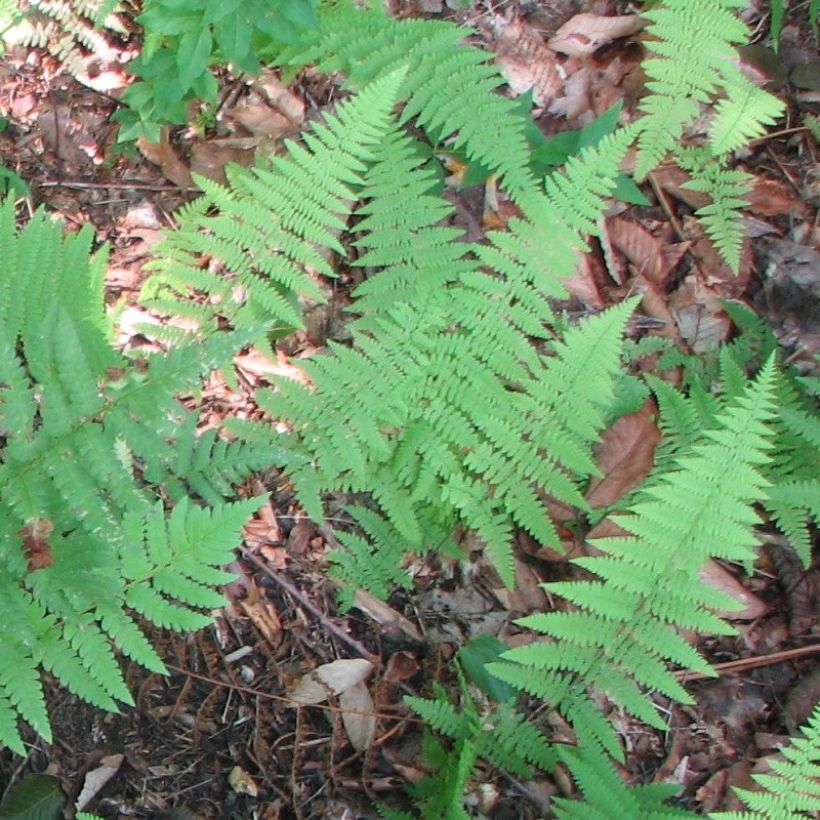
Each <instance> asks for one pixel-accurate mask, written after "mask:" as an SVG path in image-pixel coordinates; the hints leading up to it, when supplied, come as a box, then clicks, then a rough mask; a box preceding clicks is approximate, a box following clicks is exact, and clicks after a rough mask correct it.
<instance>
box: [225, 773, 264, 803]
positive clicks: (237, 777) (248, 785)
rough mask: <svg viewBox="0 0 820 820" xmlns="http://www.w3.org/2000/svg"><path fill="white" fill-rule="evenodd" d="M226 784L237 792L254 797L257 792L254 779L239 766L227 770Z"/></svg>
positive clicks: (257, 788)
mask: <svg viewBox="0 0 820 820" xmlns="http://www.w3.org/2000/svg"><path fill="white" fill-rule="evenodd" d="M228 785H229V786H230V787H231V788H232V789H233V790H234V791H235V792H236V793H237V794H247V795H249V796H250V797H256V796H257V795H258V794H259V787H258V786H257V785H256V781H255V780H254V779H253V778H252V777H251V776H250V774H248V772H246V771H245V770H244V769H243V768H242V767H241V766H234V767H233V768H232V769H231V770H230V772H228Z"/></svg>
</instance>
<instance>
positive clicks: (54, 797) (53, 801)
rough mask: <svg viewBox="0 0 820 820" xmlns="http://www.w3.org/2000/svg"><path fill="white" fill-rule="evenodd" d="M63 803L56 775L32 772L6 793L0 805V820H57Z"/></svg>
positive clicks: (60, 814) (63, 799)
mask: <svg viewBox="0 0 820 820" xmlns="http://www.w3.org/2000/svg"><path fill="white" fill-rule="evenodd" d="M64 803H65V795H64V794H63V792H62V789H61V788H60V781H59V780H58V779H57V778H56V777H50V776H49V775H45V774H32V775H29V776H28V777H27V778H25V779H24V780H21V781H20V782H19V783H18V784H17V785H16V786H15V787H14V788H13V789H11V791H10V792H9V793H8V794H7V795H6V799H5V800H4V801H3V804H2V805H0V820H58V818H59V817H61V816H62V808H63V804H64Z"/></svg>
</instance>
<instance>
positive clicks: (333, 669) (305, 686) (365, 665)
mask: <svg viewBox="0 0 820 820" xmlns="http://www.w3.org/2000/svg"><path fill="white" fill-rule="evenodd" d="M372 670H373V664H372V663H371V662H370V661H367V660H365V659H364V658H345V659H342V660H338V661H331V662H330V663H326V664H324V665H322V666H318V667H316V669H314V670H313V671H312V672H308V673H307V674H306V675H303V676H302V678H301V679H300V680H299V682H298V683H297V684H296V686H295V688H294V689H293V690H292V691H291V693H290V695H289V697H290V699H291V700H292V701H293V704H292V705H293V706H300V705H304V704H311V703H323V702H324V701H326V700H327V699H328V698H329V697H330V696H331V695H339V694H341V693H342V692H345V691H346V690H348V689H350V688H351V687H352V686H355V685H356V684H357V683H361V682H362V681H364V680H365V679H366V678H367V676H368V675H369V674H370V672H371V671H372Z"/></svg>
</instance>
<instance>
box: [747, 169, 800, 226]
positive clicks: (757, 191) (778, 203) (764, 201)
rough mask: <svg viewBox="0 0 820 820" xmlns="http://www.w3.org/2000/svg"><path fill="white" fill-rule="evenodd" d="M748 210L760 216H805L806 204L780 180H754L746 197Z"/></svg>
mask: <svg viewBox="0 0 820 820" xmlns="http://www.w3.org/2000/svg"><path fill="white" fill-rule="evenodd" d="M746 200H747V202H748V203H749V205H748V208H749V210H750V211H751V212H752V213H755V214H760V215H761V216H780V215H781V214H789V215H790V216H797V217H800V216H805V214H806V203H805V202H803V200H801V199H798V197H797V196H795V195H794V193H793V191H792V190H791V189H790V188H787V187H786V186H785V185H784V184H783V182H782V180H776V179H763V178H756V179H755V181H754V186H753V187H752V190H751V191H750V192H749V193H748V194H747V195H746Z"/></svg>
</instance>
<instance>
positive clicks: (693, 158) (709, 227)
mask: <svg viewBox="0 0 820 820" xmlns="http://www.w3.org/2000/svg"><path fill="white" fill-rule="evenodd" d="M741 144H742V143H741ZM678 161H679V162H680V164H681V166H682V167H683V168H684V169H685V170H686V171H688V172H689V173H691V174H692V175H693V178H692V179H691V180H690V181H689V182H687V183H685V184H684V187H685V188H689V189H690V190H692V191H702V192H704V193H707V194H709V196H710V197H711V198H712V202H711V203H710V204H709V205H704V206H703V207H702V208H699V209H698V210H697V211H696V212H695V213H696V215H697V216H698V217H699V218H700V221H701V222H702V223H703V227H704V228H705V230H706V233H707V234H708V236H709V238H710V239H711V240H712V241H713V242H714V243H715V247H716V248H717V249H718V252H719V253H720V255H721V256H722V257H723V259H724V260H725V261H726V264H727V265H729V267H730V268H731V269H732V271H733V272H734V273H737V272H738V269H739V266H740V249H741V245H742V243H743V220H742V212H741V209H742V208H743V207H744V206H745V205H746V204H747V202H746V199H745V197H746V195H747V194H748V193H749V192H750V190H751V179H752V178H751V177H750V176H749V174H746V173H744V172H743V171H733V170H729V169H726V168H722V167H721V166H720V165H719V164H718V163H716V162H710V161H708V160H706V161H704V157H703V155H702V154H699V153H698V152H696V151H690V152H685V151H680V152H679V153H678Z"/></svg>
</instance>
